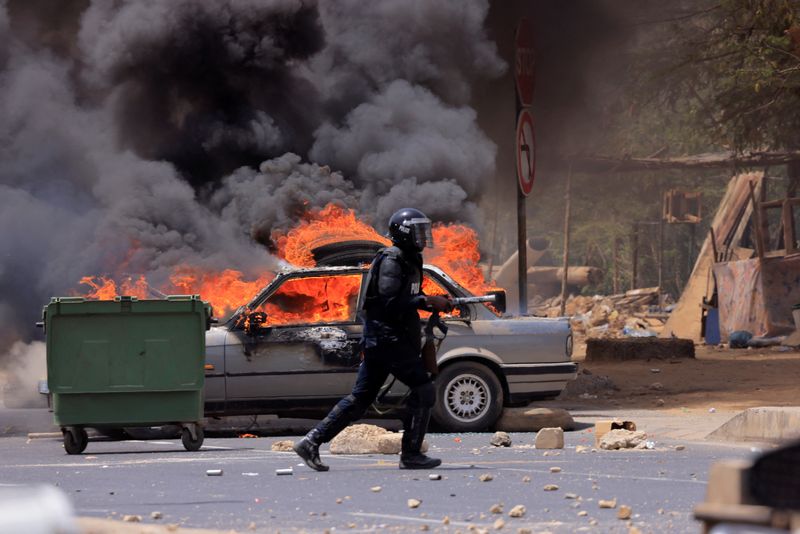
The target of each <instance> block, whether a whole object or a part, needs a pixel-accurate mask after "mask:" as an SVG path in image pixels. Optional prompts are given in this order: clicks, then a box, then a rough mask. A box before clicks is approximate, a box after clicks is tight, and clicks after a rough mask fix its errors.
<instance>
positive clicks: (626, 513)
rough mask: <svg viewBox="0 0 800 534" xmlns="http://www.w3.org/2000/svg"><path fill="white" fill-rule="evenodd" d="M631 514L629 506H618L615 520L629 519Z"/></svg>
mask: <svg viewBox="0 0 800 534" xmlns="http://www.w3.org/2000/svg"><path fill="white" fill-rule="evenodd" d="M631 512H632V510H631V507H630V506H626V505H624V504H622V505H620V507H619V509H617V519H630V518H631Z"/></svg>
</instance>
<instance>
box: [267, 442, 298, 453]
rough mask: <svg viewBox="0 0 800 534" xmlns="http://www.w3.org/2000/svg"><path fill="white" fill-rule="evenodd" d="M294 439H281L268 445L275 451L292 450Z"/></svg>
mask: <svg viewBox="0 0 800 534" xmlns="http://www.w3.org/2000/svg"><path fill="white" fill-rule="evenodd" d="M292 447H294V441H292V440H290V439H284V440H281V441H274V442H272V445H271V446H270V449H272V450H273V451H277V452H292V451H293V450H294V449H292Z"/></svg>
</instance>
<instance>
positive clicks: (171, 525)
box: [167, 523, 180, 532]
mask: <svg viewBox="0 0 800 534" xmlns="http://www.w3.org/2000/svg"><path fill="white" fill-rule="evenodd" d="M179 528H180V525H178V524H177V523H169V524H168V525H167V531H169V532H175V531H176V530H178V529H179Z"/></svg>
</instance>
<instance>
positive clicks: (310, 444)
mask: <svg viewBox="0 0 800 534" xmlns="http://www.w3.org/2000/svg"><path fill="white" fill-rule="evenodd" d="M314 438H315V432H314V430H312V431H311V432H309V433H308V434H307V435H306V437H304V438H303V439H301V440H300V441H298V442H297V443H295V445H294V447H292V448H293V449H294V452H296V453H297V455H298V456H300V458H302V459H303V461H304V462H305V463H306V465H307V466H308V467H310V468H311V469H313V470H314V471H327V470H328V469H330V468H329V467H328V466H327V465H325V464H323V463H322V460H320V459H319V444H318V443H317V442H316V441H315V440H314Z"/></svg>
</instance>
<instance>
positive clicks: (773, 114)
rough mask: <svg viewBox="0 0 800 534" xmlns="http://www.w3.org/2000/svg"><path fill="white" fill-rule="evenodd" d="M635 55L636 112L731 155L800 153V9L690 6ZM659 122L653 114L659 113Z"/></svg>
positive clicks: (758, 3) (786, 0) (738, 0)
mask: <svg viewBox="0 0 800 534" xmlns="http://www.w3.org/2000/svg"><path fill="white" fill-rule="evenodd" d="M690 5H691V6H692V7H691V10H690V11H688V12H684V13H683V15H682V16H680V17H677V20H674V21H672V22H670V23H666V24H662V25H659V26H658V27H657V28H655V31H654V34H655V35H658V36H660V37H661V38H660V39H658V40H655V39H654V42H653V45H654V46H653V47H652V49H648V48H646V47H645V48H644V49H642V50H640V51H639V52H638V54H637V56H638V57H637V63H638V69H637V71H638V72H639V73H640V75H639V76H638V77H637V78H638V79H637V82H638V88H637V91H636V95H635V98H636V100H637V102H638V103H639V105H647V106H648V107H649V106H650V105H652V104H655V106H654V108H653V109H655V110H657V111H660V115H661V116H662V118H663V119H664V120H665V121H666V122H667V123H670V124H674V125H677V126H680V127H681V129H682V130H683V131H684V132H688V133H689V136H690V137H692V136H693V135H696V134H700V135H702V136H704V137H705V138H706V139H707V140H708V142H709V144H711V145H716V146H721V147H728V148H732V149H735V150H739V151H741V150H747V149H761V150H763V149H781V148H797V147H799V146H800V3H799V2H797V1H793V0H721V1H719V0H718V1H714V2H710V1H706V2H700V3H698V2H692V3H691V4H690ZM657 115H658V113H657Z"/></svg>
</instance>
